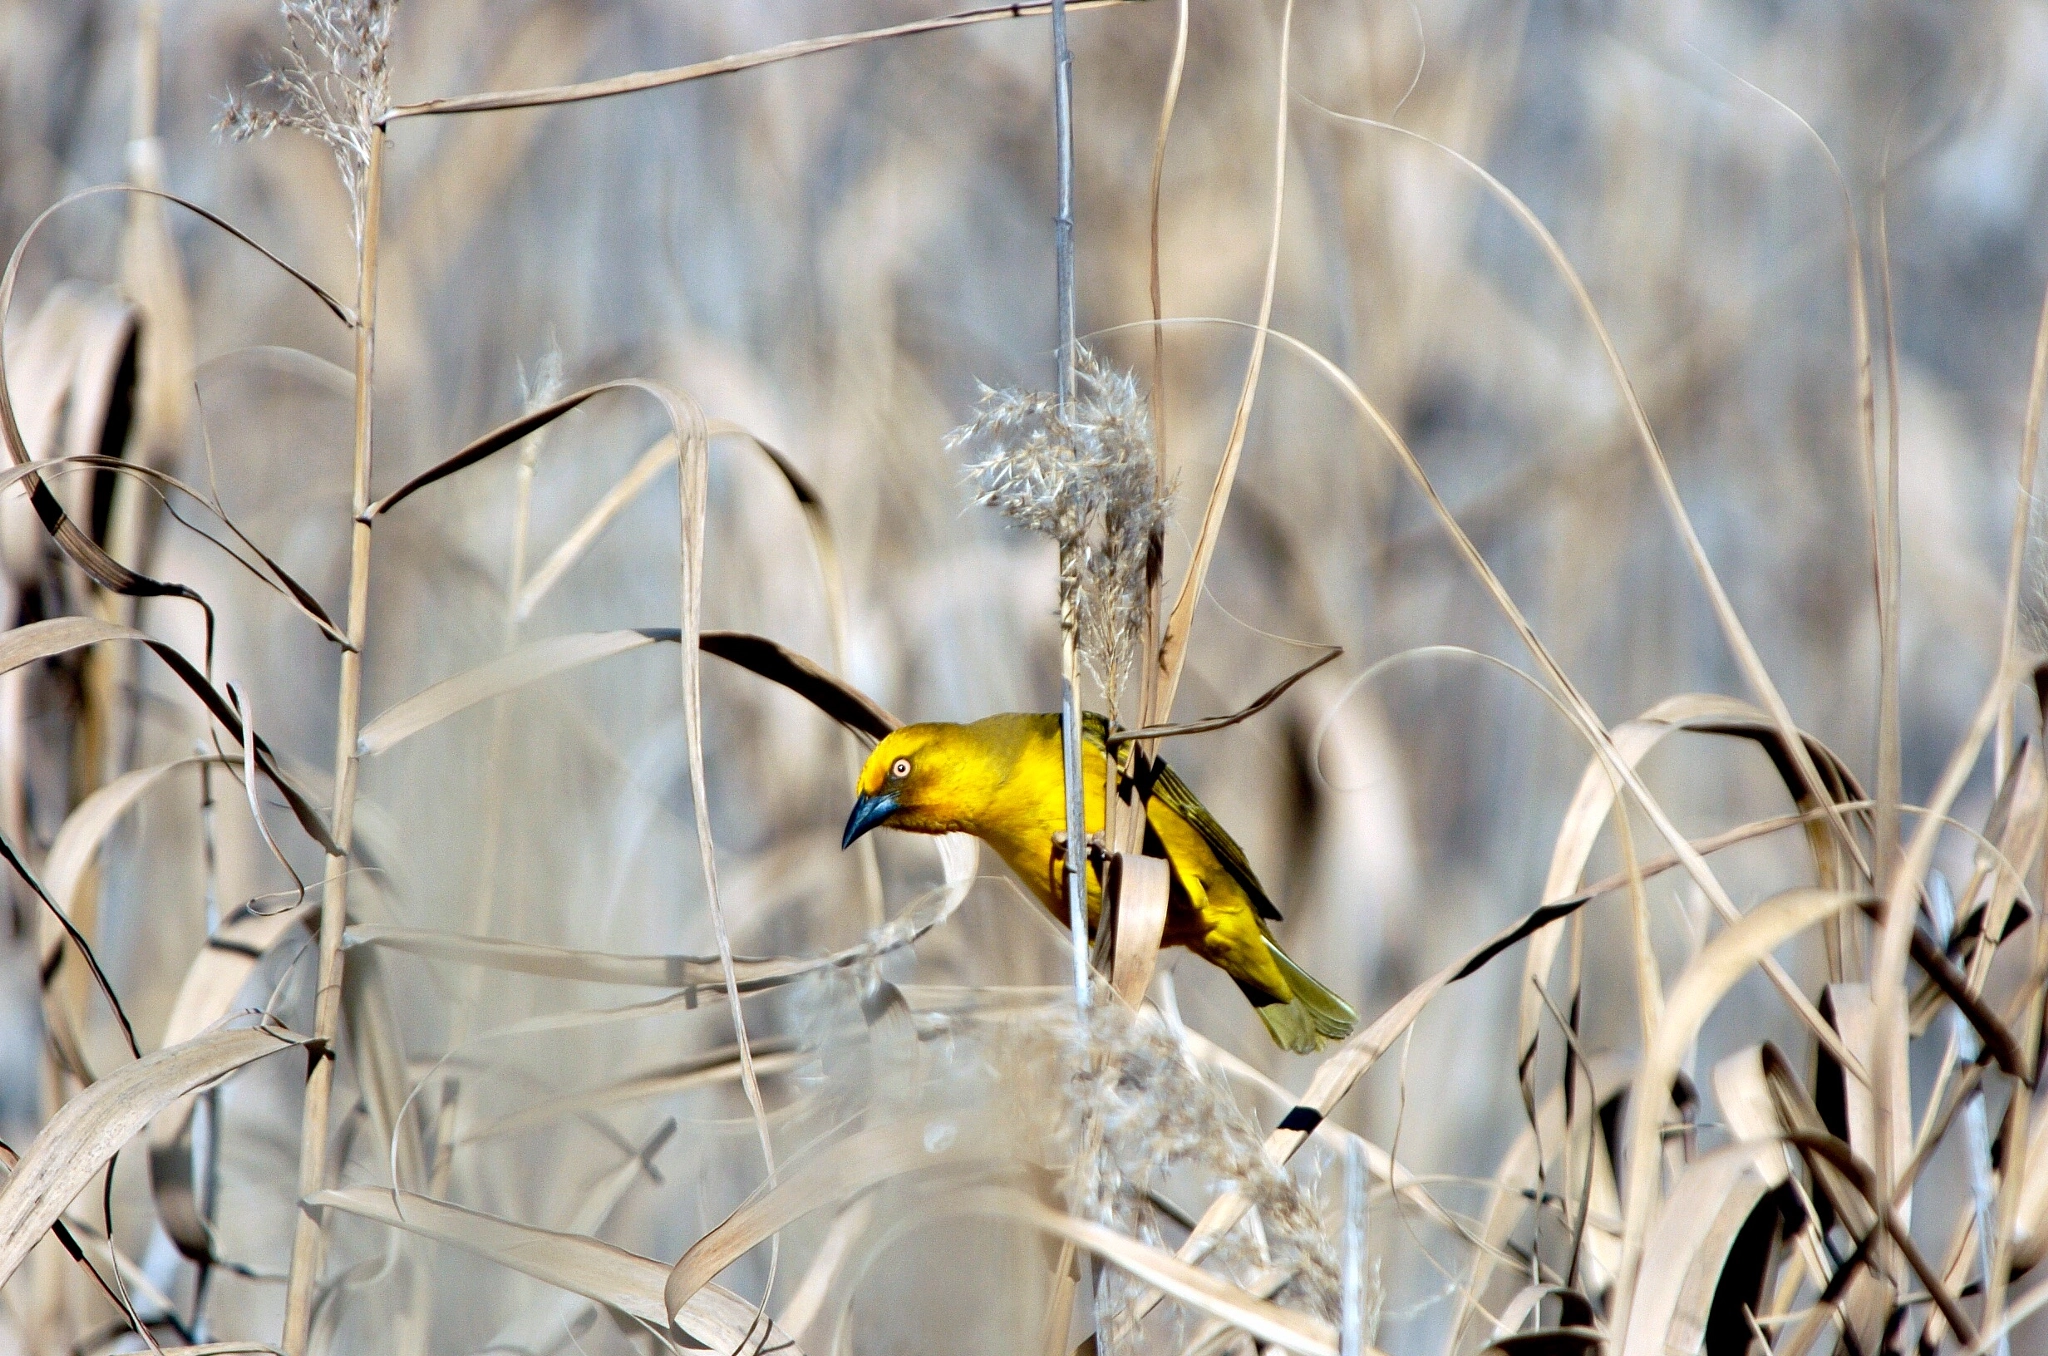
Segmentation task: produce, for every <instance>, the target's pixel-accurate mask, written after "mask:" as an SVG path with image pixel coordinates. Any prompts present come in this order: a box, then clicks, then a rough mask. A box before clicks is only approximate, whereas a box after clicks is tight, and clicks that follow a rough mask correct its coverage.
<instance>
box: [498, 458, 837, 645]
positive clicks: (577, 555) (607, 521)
mask: <svg viewBox="0 0 2048 1356" xmlns="http://www.w3.org/2000/svg"><path fill="white" fill-rule="evenodd" d="M705 432H706V433H707V434H709V435H710V437H711V438H713V439H714V440H715V439H718V438H743V439H745V440H746V441H747V442H749V443H752V444H753V446H754V448H755V449H756V450H757V451H759V452H760V453H761V455H762V456H763V457H765V458H767V460H768V463H769V465H771V466H773V467H774V468H775V471H776V473H777V474H778V475H780V476H781V477H782V481H783V483H784V484H785V485H787V486H788V487H789V492H790V495H791V497H793V498H794V499H795V500H796V505H797V508H798V509H799V510H800V511H801V512H802V513H803V515H804V525H805V527H806V528H808V529H809V531H810V534H811V547H812V549H813V550H814V551H815V552H816V553H817V558H818V573H819V575H820V576H821V577H822V581H823V583H824V586H825V605H826V609H827V612H828V614H829V620H830V622H831V625H832V628H833V629H832V634H833V635H834V636H835V637H837V636H839V635H841V634H843V632H844V630H845V611H846V603H845V588H844V586H843V585H842V583H841V580H840V571H839V547H838V543H837V542H836V541H835V539H834V538H833V536H832V523H831V519H830V518H829V517H828V516H827V515H826V513H825V501H824V499H823V498H822V497H820V495H819V494H818V491H817V489H816V488H815V487H814V486H813V485H812V484H811V482H810V480H809V478H807V477H806V476H805V475H804V473H803V472H802V471H799V470H798V469H797V468H796V464H795V463H794V462H792V461H790V459H789V458H788V457H786V456H784V455H783V454H782V453H781V452H780V451H779V450H777V449H776V448H775V447H773V446H771V445H770V444H768V443H766V442H764V441H762V440H761V439H760V438H758V437H756V436H755V435H754V434H753V433H751V432H749V431H748V430H747V429H745V428H743V427H741V426H740V425H738V424H735V423H733V422H731V421H730V420H726V419H713V420H711V421H710V422H708V423H707V424H706V425H705ZM681 455H682V445H681V444H680V443H678V442H677V441H676V439H675V436H674V435H673V434H671V435H669V436H667V437H664V438H662V439H661V440H660V441H659V442H657V443H655V444H654V446H652V447H650V448H648V449H647V451H646V452H644V453H642V454H641V456H640V459H639V460H638V461H636V462H634V463H633V465H632V467H631V468H630V469H629V470H628V471H627V472H626V474H625V475H623V476H621V477H619V479H618V480H617V481H616V482H614V483H613V485H612V487H611V488H610V489H609V490H607V491H605V493H604V497H603V498H601V499H599V500H598V501H597V504H596V505H595V506H594V507H592V509H591V510H590V512H589V513H587V514H585V515H584V516H583V519H582V520H581V521H580V522H578V523H577V524H576V526H575V527H574V528H572V529H570V532H569V535H568V536H566V537H564V538H563V539H562V544H561V545H560V546H557V547H556V548H555V549H554V551H553V552H551V553H550V554H549V556H548V558H547V559H546V560H545V561H543V562H542V563H541V567H540V568H539V569H538V570H535V571H534V572H533V574H532V575H531V576H530V577H529V578H527V579H526V580H525V581H524V582H522V583H521V584H520V585H519V592H518V594H517V596H516V597H515V598H514V599H513V605H512V614H513V616H514V617H515V618H517V619H519V620H522V621H523V620H525V619H526V618H527V617H528V616H530V615H531V614H532V612H533V609H534V608H535V606H537V605H538V604H539V602H540V600H541V599H542V598H544V597H546V596H547V593H548V591H549V590H550V589H552V588H554V586H555V585H556V584H557V583H558V582H560V580H561V578H562V576H563V575H564V574H566V573H567V572H568V570H569V567H570V566H572V565H574V564H575V563H576V562H577V561H578V560H581V559H582V558H583V555H584V553H585V552H587V551H588V550H589V549H590V546H591V543H593V542H595V541H596V540H597V539H598V538H599V537H601V536H603V535H604V530H605V529H606V528H607V527H610V526H611V524H612V522H613V520H614V519H616V518H617V517H618V516H619V514H621V513H623V512H625V510H626V506H627V505H628V504H630V503H632V502H633V500H634V499H636V498H638V497H639V495H640V492H641V491H642V490H645V489H646V488H647V487H648V486H649V485H651V484H653V483H654V478H655V477H656V476H658V475H659V474H661V472H662V471H664V470H666V469H667V468H668V467H669V466H670V465H672V464H673V463H674V462H675V461H676V459H677V458H679V457H680V456H681ZM835 643H836V642H835Z"/></svg>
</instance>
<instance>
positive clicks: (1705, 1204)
mask: <svg viewBox="0 0 2048 1356" xmlns="http://www.w3.org/2000/svg"><path fill="white" fill-rule="evenodd" d="M1761 1157H1762V1155H1759V1154H1757V1153H1754V1152H1747V1151H1745V1152H1742V1153H1735V1154H1723V1153H1716V1154H1708V1155H1707V1156H1706V1157H1704V1158H1702V1159H1700V1160H1699V1161H1698V1162H1695V1163H1692V1164H1690V1165H1688V1166H1687V1168H1686V1170H1685V1171H1684V1172H1683V1173H1681V1174H1680V1175H1679V1178H1678V1181H1677V1183H1676V1185H1674V1186H1673V1188H1672V1191H1671V1194H1670V1196H1669V1197H1668V1198H1666V1200H1665V1202H1664V1208H1663V1210H1662V1211H1661V1212H1660V1213H1659V1214H1658V1216H1657V1223H1656V1225H1655V1227H1654V1228H1653V1229H1652V1230H1651V1231H1650V1235H1649V1239H1648V1241H1647V1244H1646V1246H1645V1249H1644V1253H1643V1264H1642V1269H1641V1273H1640V1275H1639V1276H1638V1278H1637V1280H1636V1285H1635V1289H1634V1290H1633V1291H1632V1292H1631V1293H1632V1295H1633V1299H1632V1300H1631V1302H1630V1304H1629V1309H1628V1326H1627V1328H1626V1330H1625V1332H1624V1334H1623V1337H1622V1341H1621V1346H1620V1351H1619V1356H1664V1354H1665V1353H1666V1352H1671V1351H1699V1350H1701V1349H1702V1344H1703V1343H1704V1342H1705V1340H1706V1335H1707V1321H1708V1319H1709V1317H1711V1316H1712V1313H1713V1309H1714V1305H1715V1300H1716V1298H1717V1296H1719V1295H1720V1293H1721V1290H1722V1282H1723V1278H1724V1276H1726V1275H1727V1274H1729V1273H1731V1272H1734V1273H1736V1274H1742V1275H1747V1274H1748V1271H1747V1270H1746V1269H1749V1268H1753V1269H1754V1271H1755V1274H1756V1275H1757V1278H1758V1279H1759V1280H1761V1279H1762V1277H1763V1275H1764V1270H1765V1269H1764V1267H1763V1266H1762V1265H1760V1264H1759V1259H1757V1258H1754V1257H1750V1256H1744V1255H1741V1253H1742V1250H1743V1249H1744V1248H1754V1247H1757V1246H1761V1247H1762V1248H1763V1249H1764V1252H1765V1256H1766V1258H1767V1257H1768V1255H1769V1250H1770V1247H1771V1235H1770V1233H1766V1235H1765V1236H1764V1237H1763V1239H1762V1240H1761V1241H1759V1240H1756V1239H1754V1238H1753V1237H1751V1236H1749V1235H1748V1234H1747V1232H1746V1230H1745V1227H1744V1226H1746V1225H1747V1224H1748V1223H1749V1220H1750V1216H1751V1215H1752V1214H1754V1213H1755V1212H1756V1211H1757V1210H1758V1209H1760V1208H1771V1188H1772V1183H1771V1181H1770V1180H1769V1177H1768V1175H1767V1174H1766V1173H1765V1172H1764V1171H1763V1170H1762V1169H1761V1168H1760V1167H1759V1166H1758V1164H1759V1160H1760V1158H1761ZM1772 1232H1775V1231H1774V1230H1773V1231H1772ZM1736 1298H1737V1299H1738V1300H1739V1301H1741V1302H1746V1303H1748V1304H1749V1305H1750V1307H1751V1308H1752V1309H1754V1308H1755V1305H1756V1297H1755V1295H1754V1294H1751V1295H1748V1296H1737V1297H1736Z"/></svg>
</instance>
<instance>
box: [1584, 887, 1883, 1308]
mask: <svg viewBox="0 0 2048 1356" xmlns="http://www.w3.org/2000/svg"><path fill="white" fill-rule="evenodd" d="M1857 899H1858V896H1856V895H1853V894H1850V893H1849V892H1847V891H1843V890H1818V889H1811V888H1801V889H1796V890H1787V891H1784V892H1783V893H1781V894H1777V895H1773V896H1772V897H1771V898H1769V899H1767V900H1765V901H1764V902H1763V903H1761V904H1759V905H1757V906H1756V907H1755V908H1754V909H1751V910H1750V911H1749V912H1748V913H1746V914H1744V915H1743V916H1742V917H1741V919H1740V920H1739V921H1737V922H1735V923H1732V924H1730V925H1729V926H1728V927H1727V928H1726V929H1725V930H1724V931H1723V932H1721V933H1720V935H1718V936H1716V937H1715V938H1714V939H1713V940H1712V941H1710V942H1708V943H1707V944H1706V946H1705V947H1703V948H1701V950H1700V953H1699V955H1698V956H1696V957H1694V958H1693V962H1692V964H1691V965H1689V966H1687V967H1686V969H1685V972H1684V973H1683V974H1682V975H1680V976H1679V978H1678V982H1677V983H1676V984H1674V985H1673V986H1672V988H1671V993H1670V995H1669V1001H1668V1002H1667V1003H1666V1005H1665V1008H1664V1020H1663V1021H1661V1022H1659V1023H1658V1024H1657V1033H1656V1038H1655V1039H1654V1040H1653V1041H1652V1042H1651V1044H1650V1049H1649V1051H1648V1053H1647V1054H1646V1055H1645V1056H1644V1058H1643V1066H1642V1068H1641V1069H1640V1070H1638V1071H1637V1073H1636V1079H1635V1087H1634V1089H1633V1091H1632V1092H1631V1094H1630V1096H1629V1110H1628V1133H1627V1147H1626V1148H1625V1149H1624V1151H1623V1154H1622V1161H1623V1162H1624V1163H1625V1164H1626V1165H1627V1172H1628V1180H1627V1183H1626V1185H1625V1186H1624V1188H1623V1190H1622V1193H1621V1200H1622V1208H1623V1211H1624V1214H1623V1229H1622V1241H1621V1264H1620V1269H1619V1272H1618V1275H1617V1278H1616V1286H1617V1288H1618V1290H1619V1291H1620V1292H1621V1293H1622V1294H1626V1293H1629V1292H1630V1289H1631V1287H1632V1284H1633V1281H1634V1277H1635V1270H1636V1266H1637V1263H1638V1261H1639V1260H1640V1259H1641V1258H1642V1256H1643V1242H1644V1237H1645V1234H1646V1232H1647V1227H1648V1223H1649V1221H1650V1219H1651V1218H1652V1214H1653V1211H1654V1209H1655V1206H1656V1200H1655V1193H1656V1187H1657V1173H1658V1171H1659V1169H1660V1165H1661V1164H1662V1162H1663V1156H1662V1155H1661V1154H1659V1153H1658V1152H1657V1142H1658V1139H1659V1137H1660V1135H1661V1133H1662V1129H1663V1114H1662V1111H1663V1107H1664V1106H1665V1104H1666V1097H1665V1095H1664V1092H1665V1090H1666V1089H1668V1088H1670V1086H1671V1084H1672V1081H1673V1080H1674V1079H1676V1078H1677V1077H1678V1072H1679V1066H1680V1065H1681V1064H1682V1063H1683V1062H1684V1059H1685V1053H1686V1051H1687V1050H1688V1049H1690V1048H1691V1046H1692V1042H1693V1040H1694V1038H1695V1037H1696V1036H1697V1035H1698V1034H1699V1029H1700V1027H1701V1025H1702V1024H1703V1023H1704V1022H1705V1021H1706V1019H1707V1015H1708V1014H1709V1013H1711V1012H1712V1011H1713V1009H1714V1007H1715V1006H1716V1005H1717V1004H1718V1003H1719V1002H1720V1001H1721V999H1722V998H1723V997H1724V996H1725V995H1726V994H1727V992H1728V991H1729V990H1730V989H1732V988H1734V987H1735V985H1736V984H1737V983H1739V982H1740V981H1741V979H1742V977H1743V976H1744V975H1746V974H1747V973H1749V971H1750V969H1751V968H1752V967H1753V966H1756V965H1758V964H1760V963H1761V962H1762V961H1763V960H1764V959H1765V958H1766V957H1768V956H1769V955H1770V954H1771V952H1772V951H1773V950H1775V949H1776V948H1777V947H1778V946H1779V945H1781V944H1782V943H1784V942H1786V941H1787V940H1789V939H1791V938H1792V937H1795V936H1797V935H1798V934H1799V933H1801V932H1803V931H1805V930H1806V929H1807V928H1809V927H1812V926H1813V925H1814V924H1816V923H1820V922H1824V921H1826V920H1827V919H1829V918H1832V917H1833V916H1834V915H1835V914H1837V913H1839V912H1840V911H1841V910H1843V909H1845V908H1849V907H1851V906H1853V905H1854V904H1855V902H1856V900H1857ZM1615 1311H1616V1312H1617V1313H1618V1314H1623V1315H1625V1314H1626V1313H1627V1312H1628V1304H1627V1302H1626V1301H1625V1300H1621V1299H1619V1298H1618V1299H1617V1303H1616V1309H1615Z"/></svg>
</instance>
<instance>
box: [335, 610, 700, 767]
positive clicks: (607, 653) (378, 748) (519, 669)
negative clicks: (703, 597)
mask: <svg viewBox="0 0 2048 1356" xmlns="http://www.w3.org/2000/svg"><path fill="white" fill-rule="evenodd" d="M681 636H682V633H681V632H680V631H677V630H675V629H674V628H667V629H657V628H648V629H646V630H639V631H579V632H576V633H574V634H572V635H566V636H549V637H547V638H546V639H545V640H536V641H531V642H529V643H527V644H525V645H522V646H520V647H519V648H518V649H516V650H513V651H511V652H510V653H508V654H504V655H500V656H499V657H498V658H496V659H493V660H491V661H489V662H488V663H484V664H479V665H477V666H476V667H475V668H473V669H468V670H465V671H464V672H462V673H458V674H456V675H455V676H454V677H453V678H444V679H442V680H441V681H440V682H438V683H435V684H434V685H433V686H431V687H428V688H425V689H423V690H422V691H420V692H417V693H415V694H413V695H412V696H410V697H407V698H406V699H405V700H404V701H401V702H399V703H398V704H397V705H396V706H393V707H392V708H391V709H389V710H388V711H385V712H384V713H383V714H382V715H380V716H378V717H377V718H376V719H375V720H373V721H371V722H370V723H369V724H368V725H366V726H364V727H363V731H362V733H361V734H360V735H358V736H357V737H356V753H357V755H358V756H360V757H364V758H368V757H371V756H372V755H375V754H379V753H383V752H384V751H386V750H387V749H389V748H391V746H392V745H394V744H397V743H399V742H400V741H401V740H404V739H407V738H410V737H411V736H413V735H416V734H418V733H419V732H420V731H421V730H424V729H426V728H427V727H428V726H430V725H434V724H437V723H438V722H440V721H443V720H446V719H447V718H448V717H450V716H452V715H454V714H455V713H456V712H458V711H465V710H468V709H469V708H470V707H472V706H475V705H477V704H478V703H479V702H486V701H489V700H490V699H491V698H493V697H501V696H503V695H505V694H506V693H508V692H516V691H518V690H519V689H520V688H523V687H529V686H531V685H533V684H534V683H537V682H540V681H541V680H542V679H544V678H550V677H553V676H554V675H555V674H558V673H566V672H567V671H568V670H570V669H574V668H581V667H582V666H583V665H585V664H594V663H596V662H597V661H598V660H600V659H609V658H610V657H611V656H613V655H617V654H625V653H627V652H628V651H631V650H639V649H644V648H646V647H647V646H649V645H654V644H658V643H660V642H662V641H668V642H670V643H674V642H675V641H677V640H679V639H681Z"/></svg>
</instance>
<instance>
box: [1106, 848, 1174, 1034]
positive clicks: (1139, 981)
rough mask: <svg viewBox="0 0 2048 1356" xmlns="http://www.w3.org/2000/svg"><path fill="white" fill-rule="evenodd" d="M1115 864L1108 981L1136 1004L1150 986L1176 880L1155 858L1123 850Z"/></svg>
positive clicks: (1139, 1002) (1140, 1000)
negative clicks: (1139, 855) (1111, 948)
mask: <svg viewBox="0 0 2048 1356" xmlns="http://www.w3.org/2000/svg"><path fill="white" fill-rule="evenodd" d="M1113 862H1114V867H1115V870H1114V873H1113V875H1112V879H1113V880H1114V881H1115V883H1116V884H1115V904H1114V908H1113V910H1112V912H1111V914H1110V918H1111V922H1112V939H1113V940H1112V946H1113V948H1114V949H1113V950H1112V952H1111V954H1110V969H1109V974H1110V983H1111V984H1113V985H1114V986H1115V987H1116V991H1117V992H1118V993H1119V994H1121V995H1122V996H1123V1000H1124V1001H1125V1002H1126V1003H1129V1004H1130V1005H1131V1006H1132V1007H1134V1008H1135V1007H1137V1006H1138V1005H1140V1004H1141V1003H1143V1002H1144V1001H1145V990H1146V989H1148V988H1150V987H1151V986H1152V967H1153V965H1154V964H1155V963H1156V962H1157V961H1158V959H1159V939H1160V937H1161V936H1162V934H1163V933H1164V931H1165V928H1166V906H1167V901H1168V899H1169V898H1170V896H1171V895H1172V893H1173V880H1172V877H1171V876H1170V875H1169V874H1168V867H1167V864H1166V863H1165V862H1164V861H1162V860H1161V859H1159V858H1157V857H1138V856H1133V855H1131V854H1129V853H1124V852H1119V853H1117V854H1116V856H1115V858H1113Z"/></svg>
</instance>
